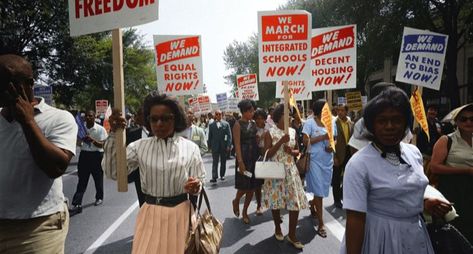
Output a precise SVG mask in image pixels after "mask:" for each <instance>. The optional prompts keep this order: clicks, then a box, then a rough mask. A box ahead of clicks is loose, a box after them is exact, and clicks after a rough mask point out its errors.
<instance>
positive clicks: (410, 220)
mask: <svg viewBox="0 0 473 254" xmlns="http://www.w3.org/2000/svg"><path fill="white" fill-rule="evenodd" d="M411 116H412V113H411V109H410V103H409V99H408V98H407V95H406V94H405V93H404V92H403V91H402V90H401V89H399V88H388V89H387V90H385V91H383V92H382V93H381V94H379V95H378V96H376V97H375V98H374V99H372V100H371V101H370V102H369V103H368V105H367V106H366V108H365V111H364V119H365V125H366V128H367V129H368V130H369V132H370V133H372V136H371V137H369V139H370V140H371V144H369V145H368V146H366V147H364V148H363V149H361V150H360V151H358V152H357V153H356V154H355V155H354V156H353V157H352V158H351V159H350V161H349V162H348V164H347V166H346V169H345V176H344V178H343V207H344V209H345V210H346V212H347V223H346V232H345V239H344V241H343V242H342V248H341V251H340V253H343V254H344V253H349V254H352V253H356V254H360V253H366V254H368V253H370V254H373V253H375V254H376V253H384V254H398V253H403V254H405V253H415V254H433V253H434V251H433V248H432V245H431V242H430V239H429V235H428V233H427V230H426V227H425V224H424V221H423V220H422V219H421V217H420V213H421V212H422V211H423V207H424V198H423V196H424V190H425V188H426V186H427V184H428V180H427V177H426V176H425V175H424V170H423V166H422V154H421V153H420V152H419V149H417V147H415V146H414V145H411V144H406V143H402V142H401V140H402V139H403V138H404V136H405V134H406V133H407V130H408V128H409V127H408V126H409V121H410V118H411ZM442 205H443V206H444V207H443V209H445V205H446V206H447V207H446V210H448V209H450V207H449V206H450V205H449V204H440V206H439V208H441V206H442ZM426 207H427V203H426Z"/></svg>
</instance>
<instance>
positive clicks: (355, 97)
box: [345, 91, 363, 111]
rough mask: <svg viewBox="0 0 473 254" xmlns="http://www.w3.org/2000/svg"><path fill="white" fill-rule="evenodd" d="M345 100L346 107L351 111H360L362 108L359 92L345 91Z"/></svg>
mask: <svg viewBox="0 0 473 254" xmlns="http://www.w3.org/2000/svg"><path fill="white" fill-rule="evenodd" d="M345 98H346V100H347V106H348V109H349V110H351V111H360V110H361V109H363V100H362V98H361V92H359V91H358V92H348V93H345Z"/></svg>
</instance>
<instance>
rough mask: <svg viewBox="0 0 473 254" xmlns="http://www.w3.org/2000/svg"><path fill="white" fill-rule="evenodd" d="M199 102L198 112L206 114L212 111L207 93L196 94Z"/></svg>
mask: <svg viewBox="0 0 473 254" xmlns="http://www.w3.org/2000/svg"><path fill="white" fill-rule="evenodd" d="M197 101H198V103H199V109H200V110H199V111H200V114H207V113H210V112H212V105H211V104H210V97H209V96H208V95H199V96H197Z"/></svg>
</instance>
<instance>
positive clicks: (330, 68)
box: [311, 25, 356, 91]
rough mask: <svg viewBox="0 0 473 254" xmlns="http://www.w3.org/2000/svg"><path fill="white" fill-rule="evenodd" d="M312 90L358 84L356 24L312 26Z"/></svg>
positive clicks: (343, 87) (354, 86) (348, 87)
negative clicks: (317, 27)
mask: <svg viewBox="0 0 473 254" xmlns="http://www.w3.org/2000/svg"><path fill="white" fill-rule="evenodd" d="M311 59H312V65H311V66H312V77H313V80H314V84H313V86H312V87H311V90H312V91H326V90H338V89H350V88H356V25H348V26H338V27H326V28H319V29H313V30H312V52H311Z"/></svg>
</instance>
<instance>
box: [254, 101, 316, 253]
mask: <svg viewBox="0 0 473 254" xmlns="http://www.w3.org/2000/svg"><path fill="white" fill-rule="evenodd" d="M283 112H284V104H280V105H278V106H277V107H276V109H274V112H273V116H272V117H273V120H274V122H275V123H276V126H273V127H271V129H270V130H269V132H268V134H266V135H265V142H264V143H265V149H266V150H267V157H269V158H272V160H273V161H278V162H282V163H284V168H285V170H286V177H285V178H284V179H266V180H265V182H264V185H263V190H264V195H263V202H264V205H265V206H266V207H267V208H269V209H271V211H272V215H273V221H274V225H275V233H274V237H275V238H276V239H277V240H278V241H283V240H284V236H283V234H282V230H281V215H280V209H286V210H288V211H289V233H288V235H287V236H286V240H287V241H288V242H289V243H291V244H292V245H293V246H294V247H295V248H297V249H302V248H303V247H304V245H303V244H302V243H301V242H299V241H298V240H297V237H296V227H297V220H298V217H299V211H300V210H301V209H305V208H307V203H308V202H307V198H306V197H305V193H304V188H303V185H302V182H301V178H300V177H299V172H298V171H297V168H296V165H295V161H294V156H296V155H297V154H299V150H298V149H297V143H296V131H295V130H294V129H292V128H289V134H284V119H283Z"/></svg>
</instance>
